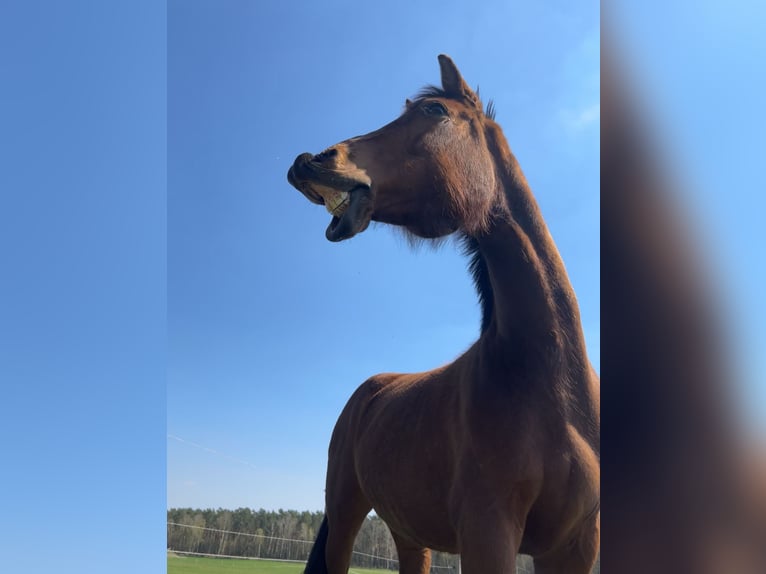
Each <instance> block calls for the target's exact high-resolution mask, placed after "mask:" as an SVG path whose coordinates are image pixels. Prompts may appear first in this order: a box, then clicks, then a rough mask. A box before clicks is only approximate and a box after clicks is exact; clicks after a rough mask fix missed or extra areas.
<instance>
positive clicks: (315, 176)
mask: <svg viewBox="0 0 766 574" xmlns="http://www.w3.org/2000/svg"><path fill="white" fill-rule="evenodd" d="M314 157H315V156H312V155H311V154H309V153H303V154H301V155H299V156H298V157H297V158H295V162H294V163H293V165H292V167H291V168H290V170H289V171H288V173H287V180H288V181H289V182H290V184H291V185H292V186H293V187H295V188H296V189H298V190H300V191H302V192H303V193H304V194H306V195H307V196H308V197H309V199H311V200H312V201H314V203H324V201H322V200H321V197H319V195H318V194H317V193H316V192H314V191H313V190H310V191H309V192H308V193H307V189H306V188H310V187H311V184H312V183H315V184H319V185H323V186H326V187H331V188H333V189H336V190H338V191H345V192H350V191H352V190H353V189H355V188H357V187H360V186H364V187H367V188H369V187H370V183H371V182H370V181H369V178H364V179H360V178H359V177H354V176H353V175H351V174H348V173H344V172H343V171H341V170H336V169H331V168H327V167H324V166H323V165H321V164H319V163H318V162H316V161H314V159H313V158H314Z"/></svg>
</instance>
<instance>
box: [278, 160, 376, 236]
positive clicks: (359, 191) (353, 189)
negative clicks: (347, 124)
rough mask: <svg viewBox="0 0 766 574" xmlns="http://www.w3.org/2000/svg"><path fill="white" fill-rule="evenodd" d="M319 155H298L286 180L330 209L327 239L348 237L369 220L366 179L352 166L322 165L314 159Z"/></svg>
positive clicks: (369, 202) (369, 204)
mask: <svg viewBox="0 0 766 574" xmlns="http://www.w3.org/2000/svg"><path fill="white" fill-rule="evenodd" d="M321 155H322V154H320V155H319V156H312V155H311V154H308V153H304V154H301V155H299V156H298V157H297V158H296V159H295V162H294V163H293V165H292V167H290V170H289V171H288V172H287V180H288V181H289V182H290V185H292V186H293V187H295V188H296V189H297V190H298V191H300V192H301V193H302V194H303V195H304V196H306V198H307V199H308V200H309V201H311V202H312V203H316V204H318V205H324V206H325V207H326V208H327V210H328V211H329V212H330V213H332V215H333V217H332V220H331V221H330V224H329V225H328V226H327V230H326V231H325V237H327V239H328V240H330V241H343V240H344V239H350V238H351V237H353V236H354V235H356V234H357V233H361V232H362V231H364V230H365V229H367V227H368V226H369V224H370V219H371V218H372V191H371V187H370V184H371V182H370V179H369V177H367V176H366V174H365V173H364V172H363V171H361V170H359V169H356V168H355V169H353V170H338V169H331V168H328V167H325V166H323V165H321V163H320V161H316V158H320V156H321Z"/></svg>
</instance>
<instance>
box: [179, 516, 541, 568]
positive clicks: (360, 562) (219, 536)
mask: <svg viewBox="0 0 766 574" xmlns="http://www.w3.org/2000/svg"><path fill="white" fill-rule="evenodd" d="M167 524H168V551H169V552H174V553H176V554H183V555H191V556H209V557H216V558H238V559H245V560H274V561H282V562H306V560H307V559H308V555H309V552H310V551H311V546H312V545H313V544H314V541H313V540H295V539H292V538H280V537H277V536H266V535H263V534H252V533H249V532H235V531H232V530H221V529H217V528H206V527H204V526H195V525H191V524H180V523H178V522H168V523H167ZM351 565H352V567H354V568H378V569H386V570H391V571H392V572H396V571H398V568H399V561H398V560H397V559H396V558H395V557H393V556H374V555H372V554H365V553H364V552H357V551H354V553H353V555H352V558H351ZM456 571H457V572H459V566H457V561H455V565H454V566H447V565H439V564H432V565H431V573H432V574H457V572H456ZM516 574H534V567H533V566H532V560H531V559H530V558H529V557H528V556H520V557H519V559H518V560H517V562H516Z"/></svg>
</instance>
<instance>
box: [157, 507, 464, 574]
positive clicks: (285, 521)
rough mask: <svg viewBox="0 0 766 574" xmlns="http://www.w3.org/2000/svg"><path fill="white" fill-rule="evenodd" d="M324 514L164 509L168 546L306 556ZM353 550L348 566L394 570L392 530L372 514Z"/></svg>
mask: <svg viewBox="0 0 766 574" xmlns="http://www.w3.org/2000/svg"><path fill="white" fill-rule="evenodd" d="M323 517H324V513H322V512H308V511H303V512H299V511H296V510H282V509H280V510H277V511H269V510H263V509H260V510H253V509H250V508H238V509H236V510H225V509H222V508H219V509H216V510H213V509H204V510H203V509H192V508H173V509H170V510H168V519H167V520H168V527H167V533H168V534H167V536H168V539H167V544H168V550H171V551H176V552H196V553H201V554H217V555H225V556H242V557H251V558H270V559H276V560H300V561H305V560H306V558H308V554H309V551H310V550H311V544H312V543H313V541H314V538H315V537H316V534H317V532H318V531H319V526H320V525H321V523H322V518H323ZM301 541H303V542H301ZM354 551H355V554H354V555H353V557H352V566H355V567H358V568H388V569H391V570H397V569H398V563H397V562H396V547H395V546H394V541H393V539H392V538H391V533H390V532H389V530H388V527H387V526H386V525H385V523H384V522H383V521H382V520H381V519H380V518H379V517H377V516H375V515H371V516H368V517H367V518H366V519H365V521H364V523H363V524H362V528H361V529H360V531H359V534H358V535H357V537H356V543H355V545H354ZM431 563H432V565H433V566H443V567H451V568H453V569H454V570H453V571H456V570H457V556H454V555H451V554H443V553H440V552H434V553H433V555H432V561H431ZM439 571H443V572H445V573H447V572H449V570H447V569H446V568H445V569H444V570H442V569H441V568H439Z"/></svg>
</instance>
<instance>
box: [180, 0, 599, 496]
mask: <svg viewBox="0 0 766 574" xmlns="http://www.w3.org/2000/svg"><path fill="white" fill-rule="evenodd" d="M172 6H174V4H172V3H171V10H170V17H169V26H168V382H167V389H168V390H167V393H168V394H167V409H168V423H167V425H168V426H167V429H168V434H169V435H170V436H169V438H168V445H167V457H168V498H167V504H168V506H169V507H177V506H193V507H224V508H237V507H240V506H248V507H255V508H259V507H264V508H267V509H277V508H280V507H282V508H295V509H300V510H303V509H308V510H321V509H322V508H323V505H324V473H325V467H326V458H327V445H328V442H329V438H330V433H331V431H332V428H333V425H334V423H335V419H336V418H337V416H338V414H339V413H340V411H341V409H342V407H343V405H344V404H345V401H346V400H347V399H348V397H349V396H350V395H351V393H352V392H353V390H354V389H355V388H356V387H357V386H358V385H359V384H360V383H361V382H362V381H364V380H365V379H366V378H367V377H369V376H370V375H372V374H375V373H377V372H381V371H417V370H426V369H430V368H433V367H436V366H439V365H441V364H444V363H446V362H449V361H451V360H453V359H454V358H456V357H457V356H458V355H459V354H460V353H461V352H462V351H464V350H465V349H466V348H467V347H468V346H469V345H470V344H471V343H472V342H473V341H474V340H475V339H476V337H477V335H478V329H479V309H478V305H477V300H476V296H475V294H474V291H473V287H472V285H471V281H470V278H469V276H468V273H467V271H466V262H465V260H464V258H463V257H462V256H461V255H460V253H459V250H458V249H457V248H456V246H455V245H454V244H453V243H448V244H447V245H445V246H443V247H442V248H441V249H440V250H438V251H434V250H431V249H429V248H422V249H419V250H416V251H413V250H412V249H411V248H409V247H408V245H407V244H406V242H405V241H403V240H402V239H401V238H399V237H398V236H397V234H396V233H394V232H393V231H392V230H391V229H388V228H386V227H385V226H377V227H372V228H370V229H369V230H368V231H367V232H365V233H363V234H361V235H359V236H357V237H355V238H353V239H352V240H351V241H349V242H346V243H341V244H331V243H329V242H328V241H326V239H325V238H324V229H325V227H326V226H327V223H328V222H329V216H328V214H327V213H326V211H325V210H324V209H323V208H321V207H318V206H315V205H313V204H311V203H309V202H308V201H307V200H305V199H304V198H303V196H302V195H301V194H299V193H298V192H297V191H295V190H294V189H293V188H292V187H290V186H289V185H288V183H287V181H286V172H287V169H288V167H289V166H290V165H291V163H292V161H293V159H294V158H295V156H296V155H298V154H299V153H302V152H305V151H311V152H314V153H318V152H319V151H321V150H322V149H324V148H325V147H327V146H328V145H330V144H333V143H336V142H338V141H341V140H343V139H346V138H348V137H351V136H354V135H359V134H362V133H366V132H368V131H371V130H373V129H376V128H378V127H380V126H381V125H383V124H385V123H387V122H389V121H391V120H392V119H394V118H395V117H396V116H397V115H398V114H399V113H400V112H401V109H402V106H403V103H404V100H405V98H406V97H411V96H412V95H413V94H414V93H416V92H417V91H418V90H419V89H420V88H421V87H422V86H423V85H425V84H427V83H438V82H439V68H438V63H437V60H436V56H437V55H438V54H439V53H442V52H445V53H448V54H450V55H451V56H452V57H453V59H454V60H455V62H456V63H457V65H458V66H459V67H460V69H461V71H462V72H463V75H464V77H465V78H466V80H467V81H468V82H469V83H470V84H471V85H473V86H476V85H479V86H480V89H481V94H482V95H483V96H484V97H485V98H492V99H494V101H495V103H496V106H497V119H498V121H499V123H500V124H501V126H502V127H503V128H504V130H505V133H506V136H507V138H508V140H509V143H510V145H511V147H512V149H513V150H514V152H515V153H516V155H517V157H518V158H519V161H520V162H521V165H522V168H523V169H524V170H525V173H526V175H527V177H528V179H529V181H530V183H531V185H532V187H533V190H534V192H535V193H536V195H537V197H538V199H539V201H540V204H541V207H542V210H543V213H544V215H545V217H546V219H547V221H548V223H549V225H550V227H551V230H552V233H553V236H554V238H555V239H556V241H557V242H558V245H559V248H560V250H561V252H562V255H563V257H564V259H565V262H566V264H567V268H568V270H569V273H570V275H571V278H572V281H573V283H574V286H575V289H576V291H577V294H578V296H579V300H580V304H581V307H582V316H583V321H584V326H585V331H586V337H587V340H588V345H589V351H590V353H591V356H592V358H593V361H594V363H595V364H596V365H597V366H598V362H599V244H598V241H599V232H598V229H599V225H598V218H599V198H598V191H599V187H598V184H599V172H598V170H599V155H598V154H599V143H598V142H599V139H598V138H599V132H598V130H599V121H598V117H599V114H598V110H599V91H598V90H599V68H598V66H599V31H598V23H599V16H598V4H597V3H595V2H591V3H585V4H584V5H583V4H581V5H580V6H579V7H576V8H575V7H574V6H569V5H568V4H567V3H563V2H562V3H560V4H559V5H548V6H547V7H546V6H542V5H540V4H539V3H538V2H526V3H517V4H516V5H515V6H513V7H511V6H509V4H508V3H506V2H483V3H480V4H474V5H471V6H470V7H469V6H468V4H466V3H465V2H441V3H417V2H415V3H411V2H380V3H377V4H374V5H371V4H365V5H364V7H363V8H361V7H360V6H361V5H360V4H359V3H357V2H331V3H329V4H326V3H322V4H307V5H306V6H305V7H302V8H301V9H296V8H295V7H294V6H292V5H290V4H287V3H286V4H280V3H252V2H230V3H226V4H225V7H222V6H221V5H220V4H218V3H210V2H184V3H183V6H184V10H183V11H180V10H173V9H172ZM392 38H395V39H396V40H395V41H391V40H392ZM203 447H205V448H203ZM206 449H207V450H206ZM212 451H214V452H212Z"/></svg>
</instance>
